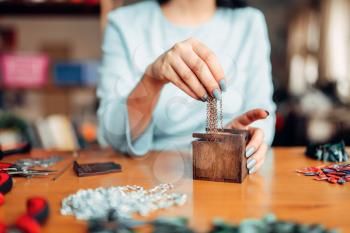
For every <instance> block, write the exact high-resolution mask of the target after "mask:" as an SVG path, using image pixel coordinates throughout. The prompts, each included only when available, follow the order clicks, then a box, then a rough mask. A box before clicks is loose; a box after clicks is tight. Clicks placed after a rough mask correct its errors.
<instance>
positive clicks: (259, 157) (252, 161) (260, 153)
mask: <svg viewBox="0 0 350 233" xmlns="http://www.w3.org/2000/svg"><path fill="white" fill-rule="evenodd" d="M267 150H268V146H267V145H266V143H262V144H261V145H260V147H259V148H258V150H257V151H256V152H255V153H254V154H253V155H252V156H251V157H250V158H249V159H248V160H247V168H248V173H249V174H253V173H255V172H256V171H257V170H259V169H260V167H261V166H262V165H263V163H264V161H265V156H266V153H267Z"/></svg>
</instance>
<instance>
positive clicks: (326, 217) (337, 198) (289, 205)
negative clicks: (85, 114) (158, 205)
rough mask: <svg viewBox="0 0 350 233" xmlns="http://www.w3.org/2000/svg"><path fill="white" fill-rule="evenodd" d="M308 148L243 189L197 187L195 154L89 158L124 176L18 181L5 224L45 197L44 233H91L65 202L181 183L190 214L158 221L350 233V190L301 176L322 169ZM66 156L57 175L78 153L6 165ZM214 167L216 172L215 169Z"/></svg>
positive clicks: (286, 156)
mask: <svg viewBox="0 0 350 233" xmlns="http://www.w3.org/2000/svg"><path fill="white" fill-rule="evenodd" d="M304 150H305V148H274V149H273V150H271V151H270V152H269V154H268V155H267V159H266V161H265V164H264V166H263V168H262V169H261V170H260V171H259V172H258V173H257V174H254V175H249V176H248V177H247V178H246V179H245V181H244V182H243V184H234V183H222V182H210V181H200V180H198V181H197V180H195V181H194V180H193V179H192V158H191V153H190V152H186V151H172V152H152V153H150V154H148V155H146V156H144V157H140V158H130V157H127V156H123V155H121V154H118V153H116V152H114V151H112V150H111V149H104V150H85V151H84V150H82V151H80V156H79V158H78V162H79V163H88V162H105V161H114V162H116V163H119V164H121V165H122V169H123V171H122V172H121V173H112V174H107V175H98V176H92V177H81V178H78V177H77V176H76V175H75V173H74V171H73V169H72V168H70V169H68V170H67V171H66V172H65V173H64V174H63V175H62V176H61V177H60V178H59V179H58V180H56V181H52V179H51V177H50V176H49V177H41V178H31V179H27V178H21V177H19V178H14V186H13V189H12V190H11V191H10V192H9V193H8V194H6V195H5V204H4V205H3V206H1V207H0V219H2V220H3V221H4V222H5V223H8V224H9V223H13V222H14V221H15V219H16V218H17V217H18V216H19V215H21V214H22V213H24V212H25V202H26V199H27V198H28V197H32V196H43V197H45V198H47V200H48V201H49V204H50V208H51V213H50V217H49V219H48V221H47V223H46V225H45V226H44V228H43V232H65V233H69V232H77V233H79V232H86V222H84V221H79V220H76V219H75V218H74V217H72V216H62V215H61V214H60V206H61V200H62V199H63V198H64V197H66V196H68V195H69V194H72V193H75V192H77V191H78V190H79V189H87V188H97V187H101V186H103V187H108V186H111V185H128V184H136V185H141V186H144V187H145V188H151V187H153V186H155V185H157V184H160V183H173V184H174V185H175V189H174V191H176V192H181V193H186V194H188V201H187V202H186V204H185V205H183V206H178V207H172V208H170V209H167V210H161V211H157V212H155V213H153V214H151V215H150V216H148V217H147V218H155V217H157V216H160V215H161V216H180V215H182V216H187V217H188V218H189V219H190V224H191V226H193V227H194V228H195V229H196V230H198V231H203V230H206V229H208V228H209V227H210V223H211V221H212V220H213V219H214V218H221V219H224V220H227V221H229V222H232V223H237V222H239V221H241V220H242V219H245V218H260V217H262V216H264V215H265V214H268V213H274V214H276V216H277V217H278V218H279V219H282V220H293V221H297V222H300V223H322V224H324V225H325V226H326V227H328V228H338V229H340V230H342V232H350V221H349V211H350V183H346V184H345V185H338V184H330V183H327V182H322V181H315V180H313V177H307V176H303V175H301V174H298V173H296V172H295V170H296V169H298V168H303V167H306V166H317V165H321V164H322V163H321V162H319V161H314V160H312V159H309V158H306V157H305V156H304V154H303V153H304ZM53 154H60V155H62V156H64V157H65V159H64V160H63V161H61V162H59V163H57V164H56V165H54V166H53V167H52V169H57V170H59V169H61V168H63V167H64V166H66V164H67V163H69V162H70V161H71V160H72V153H71V152H57V151H44V150H34V151H32V152H31V153H30V154H28V155H15V156H9V157H7V158H5V159H3V162H13V161H15V160H17V159H20V158H25V157H28V156H30V157H45V156H48V155H53ZM208 166H210V165H208Z"/></svg>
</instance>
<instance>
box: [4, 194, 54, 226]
mask: <svg viewBox="0 0 350 233" xmlns="http://www.w3.org/2000/svg"><path fill="white" fill-rule="evenodd" d="M49 212H50V211H49V203H48V202H47V200H46V199H44V198H42V197H32V198H30V199H28V200H27V211H26V213H25V214H23V215H21V216H20V217H19V218H17V220H16V221H15V223H14V224H13V225H9V226H6V225H5V224H0V228H1V229H0V230H2V231H1V232H6V233H14V232H26V233H39V232H41V225H43V224H44V223H45V222H46V220H47V218H48V217H49Z"/></svg>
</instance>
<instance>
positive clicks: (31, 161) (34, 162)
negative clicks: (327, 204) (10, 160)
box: [15, 155, 63, 168]
mask: <svg viewBox="0 0 350 233" xmlns="http://www.w3.org/2000/svg"><path fill="white" fill-rule="evenodd" d="M62 160H63V157H62V156H58V155H53V156H50V157H48V158H28V159H20V160H17V161H16V162H15V164H16V165H18V166H20V167H22V168H31V167H35V166H39V167H50V166H52V165H54V164H56V163H58V162H60V161H62Z"/></svg>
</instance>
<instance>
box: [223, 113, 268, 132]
mask: <svg viewBox="0 0 350 233" xmlns="http://www.w3.org/2000/svg"><path fill="white" fill-rule="evenodd" d="M269 115H270V113H269V112H268V111H266V110H264V109H253V110H250V111H248V112H246V113H244V114H242V115H240V116H238V117H237V118H235V119H234V120H233V121H232V122H231V123H229V124H228V127H229V128H239V129H246V128H247V127H248V126H249V125H250V124H251V123H253V122H254V121H257V120H262V119H265V118H267V117H268V116H269Z"/></svg>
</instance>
